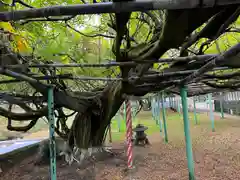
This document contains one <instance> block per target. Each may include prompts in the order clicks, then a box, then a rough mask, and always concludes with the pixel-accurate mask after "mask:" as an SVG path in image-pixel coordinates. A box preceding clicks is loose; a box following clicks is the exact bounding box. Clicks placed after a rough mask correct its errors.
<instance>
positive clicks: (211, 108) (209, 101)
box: [208, 94, 215, 132]
mask: <svg viewBox="0 0 240 180" xmlns="http://www.w3.org/2000/svg"><path fill="white" fill-rule="evenodd" d="M208 103H209V111H210V120H211V127H212V132H215V125H214V114H213V104H212V94H208Z"/></svg>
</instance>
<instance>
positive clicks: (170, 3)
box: [0, 0, 240, 21]
mask: <svg viewBox="0 0 240 180" xmlns="http://www.w3.org/2000/svg"><path fill="white" fill-rule="evenodd" d="M231 4H240V1H239V0H218V1H216V0H154V1H150V0H137V1H133V2H118V3H112V2H105V3H93V4H76V5H59V6H49V7H43V8H31V9H26V10H19V11H13V12H1V13H0V21H16V20H21V19H33V18H45V17H48V18H49V17H54V16H74V15H83V14H101V13H120V12H132V11H148V10H160V9H189V8H201V7H202V8H207V7H214V6H221V5H231Z"/></svg>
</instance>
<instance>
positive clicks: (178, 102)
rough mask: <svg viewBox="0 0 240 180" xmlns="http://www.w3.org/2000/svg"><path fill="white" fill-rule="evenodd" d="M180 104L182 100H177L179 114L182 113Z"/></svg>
mask: <svg viewBox="0 0 240 180" xmlns="http://www.w3.org/2000/svg"><path fill="white" fill-rule="evenodd" d="M180 103H181V102H180V100H177V109H178V113H179V114H180V113H181V108H180Z"/></svg>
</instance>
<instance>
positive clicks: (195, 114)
mask: <svg viewBox="0 0 240 180" xmlns="http://www.w3.org/2000/svg"><path fill="white" fill-rule="evenodd" d="M193 111H194V122H195V124H196V125H197V124H198V120H197V110H196V99H195V97H193Z"/></svg>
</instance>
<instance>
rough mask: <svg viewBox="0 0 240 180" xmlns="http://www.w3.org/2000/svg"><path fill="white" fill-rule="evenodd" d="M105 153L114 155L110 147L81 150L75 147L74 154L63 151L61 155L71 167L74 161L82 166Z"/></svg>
mask: <svg viewBox="0 0 240 180" xmlns="http://www.w3.org/2000/svg"><path fill="white" fill-rule="evenodd" d="M103 152H106V153H110V154H111V155H113V153H112V152H111V150H110V148H109V147H91V148H88V149H80V148H76V147H74V149H73V151H72V153H69V152H67V151H66V152H65V151H62V152H61V153H60V154H61V155H62V156H65V161H66V162H67V163H68V164H69V165H71V164H72V163H73V162H74V161H75V162H77V163H78V164H79V165H81V164H82V163H83V161H84V160H85V159H89V158H91V159H92V160H95V156H96V155H97V154H98V153H103Z"/></svg>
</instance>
